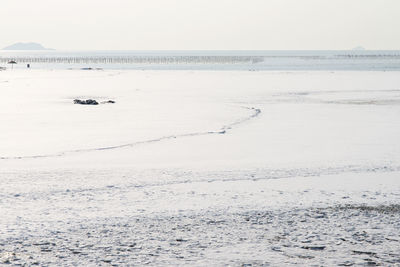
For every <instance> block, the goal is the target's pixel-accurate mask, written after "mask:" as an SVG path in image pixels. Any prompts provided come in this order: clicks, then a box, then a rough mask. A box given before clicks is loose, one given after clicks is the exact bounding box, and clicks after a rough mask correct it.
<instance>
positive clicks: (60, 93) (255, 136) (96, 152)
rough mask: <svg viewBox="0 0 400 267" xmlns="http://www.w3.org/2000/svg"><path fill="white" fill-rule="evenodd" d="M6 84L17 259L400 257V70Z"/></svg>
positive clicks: (118, 73) (4, 166)
mask: <svg viewBox="0 0 400 267" xmlns="http://www.w3.org/2000/svg"><path fill="white" fill-rule="evenodd" d="M89 98H91V99H96V100H98V101H99V102H100V101H107V100H114V101H115V102H116V103H115V104H100V105H97V106H84V105H74V104H73V100H74V99H89ZM0 99H1V105H0V125H1V126H0V263H2V264H11V265H18V264H20V265H23V264H27V265H28V266H29V265H33V264H37V265H43V266H49V265H54V266H57V265H69V266H70V265H78V266H102V265H104V266H109V265H115V266H117V265H135V266H139V265H144V264H148V265H150V266H152V265H159V266H165V265H172V266H179V265H195V266H227V265H230V266H252V265H254V266H259V265H265V266H282V265H295V264H299V265H300V266H307V265H316V266H332V265H341V266H352V265H354V266H357V265H361V266H363V265H368V264H369V265H382V266H396V265H400V139H399V137H400V72H399V71H387V72H385V71H326V70H323V71H322V70H321V71H309V70H303V71H232V70H225V71H211V70H201V71H200V70H197V71H190V70H163V71H157V70H145V71H142V70H92V71H84V70H35V69H31V70H24V69H14V70H10V69H8V70H6V71H0Z"/></svg>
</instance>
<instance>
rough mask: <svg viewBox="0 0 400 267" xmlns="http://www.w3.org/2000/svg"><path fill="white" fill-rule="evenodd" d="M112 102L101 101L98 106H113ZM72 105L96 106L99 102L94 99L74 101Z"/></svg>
mask: <svg viewBox="0 0 400 267" xmlns="http://www.w3.org/2000/svg"><path fill="white" fill-rule="evenodd" d="M114 103H115V101H114V100H107V101H102V102H100V104H114ZM74 104H80V105H98V104H99V102H97V101H96V100H94V99H86V100H81V99H74Z"/></svg>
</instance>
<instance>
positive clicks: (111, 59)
mask: <svg viewBox="0 0 400 267" xmlns="http://www.w3.org/2000/svg"><path fill="white" fill-rule="evenodd" d="M263 60H264V59H263V57H259V56H91V57H88V56H74V57H62V56H45V57H40V56H21V57H19V56H15V57H1V56H0V63H8V62H10V61H16V62H17V63H51V64H57V63H61V64H235V63H236V64H243V63H258V62H262V61H263Z"/></svg>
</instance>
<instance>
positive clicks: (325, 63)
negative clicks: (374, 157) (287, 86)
mask: <svg viewBox="0 0 400 267" xmlns="http://www.w3.org/2000/svg"><path fill="white" fill-rule="evenodd" d="M11 60H14V61H16V62H17V64H14V66H13V68H26V65H27V64H30V66H31V68H36V69H69V68H72V69H75V68H78V69H79V68H102V69H143V70H151V69H154V70H158V69H165V70H183V69H193V70H246V71H259V70H379V71H395V70H400V50H386V51H385V50H380V51H378V50H361V51H358V50H357V51H355V50H349V51H345V50H340V51H321V50H318V51H311V50H308V51H58V50H46V51H5V50H3V51H0V66H1V67H7V68H11V64H7V63H8V62H9V61H11Z"/></svg>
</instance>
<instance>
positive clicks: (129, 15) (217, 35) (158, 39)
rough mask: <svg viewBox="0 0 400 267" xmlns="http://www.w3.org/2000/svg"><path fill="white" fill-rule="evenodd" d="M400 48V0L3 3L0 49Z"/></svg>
mask: <svg viewBox="0 0 400 267" xmlns="http://www.w3.org/2000/svg"><path fill="white" fill-rule="evenodd" d="M28 41H32V42H39V43H41V44H43V45H44V46H46V47H51V48H56V49H68V50H69V49H115V50H118V49H128V50H152V49H160V50H162V49H198V50H201V49H248V50H251V49H262V50H269V49H351V48H353V47H355V46H359V45H361V46H364V47H366V48H367V49H400V0H1V2H0V47H4V46H7V45H10V44H12V43H15V42H28Z"/></svg>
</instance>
